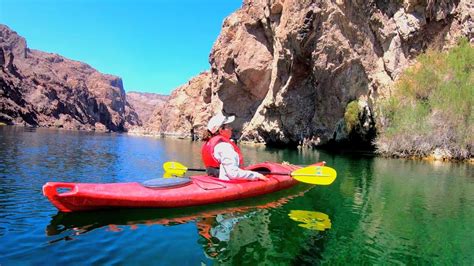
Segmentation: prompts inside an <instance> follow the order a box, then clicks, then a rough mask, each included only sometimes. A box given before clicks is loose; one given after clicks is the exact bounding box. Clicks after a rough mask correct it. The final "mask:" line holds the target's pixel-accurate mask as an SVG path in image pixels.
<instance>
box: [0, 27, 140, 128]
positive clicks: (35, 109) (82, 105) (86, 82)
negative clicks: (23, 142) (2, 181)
mask: <svg viewBox="0 0 474 266" xmlns="http://www.w3.org/2000/svg"><path fill="white" fill-rule="evenodd" d="M0 122H3V123H6V124H16V125H27V126H40V127H56V128H65V129H79V130H98V131H124V130H126V129H127V128H128V127H130V126H134V125H140V124H141V122H140V120H139V119H138V116H137V114H136V113H135V111H134V110H133V108H131V107H130V105H129V104H127V101H126V95H125V91H124V89H123V85H122V80H121V79H120V78H119V77H116V76H112V75H106V74H101V73H99V72H98V71H96V70H95V69H93V68H92V67H90V66H88V65H87V64H84V63H81V62H77V61H73V60H69V59H66V58H64V57H62V56H59V55H57V54H50V53H45V52H41V51H37V50H32V49H29V48H28V47H27V45H26V41H25V39H24V38H22V37H20V36H19V35H18V34H17V33H16V32H14V31H12V30H11V29H9V28H8V27H7V26H5V25H1V24H0Z"/></svg>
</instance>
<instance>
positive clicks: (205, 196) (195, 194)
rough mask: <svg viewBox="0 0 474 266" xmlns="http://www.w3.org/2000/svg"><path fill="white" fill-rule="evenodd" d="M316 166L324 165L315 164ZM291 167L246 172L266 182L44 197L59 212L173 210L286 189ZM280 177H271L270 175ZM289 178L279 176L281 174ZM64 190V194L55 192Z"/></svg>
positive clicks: (62, 186) (51, 189)
mask: <svg viewBox="0 0 474 266" xmlns="http://www.w3.org/2000/svg"><path fill="white" fill-rule="evenodd" d="M316 165H324V163H318V164H316ZM298 168H299V167H297V166H294V165H283V164H278V163H270V162H265V163H260V164H255V165H252V166H249V167H247V169H249V170H255V171H265V172H266V171H268V172H270V174H268V175H266V176H267V177H268V178H269V180H267V181H245V180H231V181H225V180H220V179H218V178H214V177H210V176H203V175H198V176H192V177H190V178H189V182H186V183H183V184H180V185H179V186H174V187H167V188H150V187H146V186H144V185H143V184H140V183H137V182H132V183H109V184H95V183H63V182H48V183H46V184H45V185H44V186H43V194H44V195H45V196H46V197H47V198H48V199H49V200H50V201H51V203H53V205H54V206H56V208H58V209H59V210H60V211H62V212H74V211H87V210H96V209H107V208H176V207H188V206H197V205H206V204H212V203H218V202H224V201H232V200H238V199H243V198H249V197H255V196H259V195H263V194H268V193H272V192H275V191H278V190H282V189H286V188H289V187H291V186H293V185H295V184H296V183H298V181H296V180H295V179H293V178H292V177H291V176H290V175H289V174H290V173H291V172H292V171H294V170H296V169H298ZM272 172H273V173H279V175H272V174H271V173H272ZM286 172H287V173H288V175H281V173H286ZM58 189H59V190H61V191H64V190H67V191H65V192H58Z"/></svg>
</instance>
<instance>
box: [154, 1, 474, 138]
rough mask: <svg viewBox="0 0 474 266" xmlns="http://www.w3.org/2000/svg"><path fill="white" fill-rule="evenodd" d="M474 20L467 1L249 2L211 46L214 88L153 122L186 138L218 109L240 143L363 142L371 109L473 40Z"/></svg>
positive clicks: (192, 93)
mask: <svg viewBox="0 0 474 266" xmlns="http://www.w3.org/2000/svg"><path fill="white" fill-rule="evenodd" d="M473 14H474V4H473V3H472V1H469V0H429V1H421V0H404V1H376V0H371V1H370V0H369V1H349V0H346V1H344V0H334V1H317V0H313V1H308V0H245V1H244V2H243V5H242V8H241V9H239V10H238V11H236V12H235V13H233V14H232V15H230V16H229V17H227V18H226V19H225V21H224V23H223V26H222V31H221V33H220V35H219V37H218V39H217V41H216V42H215V44H214V46H213V48H212V51H211V54H210V58H209V60H210V63H211V70H210V74H209V77H207V78H206V79H209V80H210V82H209V83H208V82H202V79H201V78H199V77H198V78H196V79H193V80H191V81H190V82H189V84H187V85H185V86H183V87H181V88H179V89H177V90H176V91H175V92H174V93H173V94H172V95H171V97H170V100H169V104H168V105H166V106H165V108H164V109H163V110H161V111H159V112H157V113H156V114H155V116H154V118H153V119H152V120H151V121H150V124H158V125H159V126H158V127H155V129H156V130H163V131H166V132H174V133H177V134H187V133H189V132H191V129H193V130H196V129H202V125H204V124H205V122H204V121H205V120H206V119H207V118H208V117H210V116H211V115H212V114H213V113H215V112H217V111H219V110H221V109H222V110H223V111H224V112H225V113H229V114H235V115H236V116H237V119H236V122H235V123H234V126H235V127H236V128H237V129H238V130H239V131H240V132H241V135H240V139H241V140H248V141H253V142H264V143H267V144H274V145H299V144H304V145H309V146H313V145H320V144H326V143H335V142H341V141H347V140H349V141H351V140H352V141H358V142H362V143H366V144H369V143H370V141H371V139H372V137H373V136H374V134H375V131H376V127H377V124H378V123H379V122H377V121H376V118H375V114H374V108H373V107H374V104H376V102H377V101H378V100H379V99H381V98H384V97H386V96H388V95H390V93H391V88H392V85H393V83H394V81H395V80H396V79H397V77H398V75H399V74H400V72H401V71H402V70H403V69H404V68H405V67H407V66H408V65H409V64H410V63H411V62H412V61H413V59H414V58H415V57H416V56H417V55H419V54H420V53H423V52H424V51H426V50H427V49H429V48H433V49H443V48H446V47H449V46H451V45H453V44H454V43H455V42H456V40H457V39H458V38H459V37H460V36H466V37H467V38H468V39H469V40H471V42H473V41H474V33H473V32H474V29H473V28H474V23H473ZM173 102H174V104H173ZM176 102H180V103H186V104H176ZM178 106H179V107H178ZM348 106H352V109H353V107H355V109H356V114H355V115H356V120H357V121H356V123H355V125H353V126H351V127H350V129H348V126H347V121H346V120H347V117H348V113H349V116H350V112H351V110H349V108H348ZM203 112H204V113H203ZM344 117H346V119H345V118H344Z"/></svg>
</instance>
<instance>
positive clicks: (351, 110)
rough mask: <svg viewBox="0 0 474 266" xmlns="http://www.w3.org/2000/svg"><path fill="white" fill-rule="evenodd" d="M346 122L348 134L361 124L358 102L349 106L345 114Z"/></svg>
mask: <svg viewBox="0 0 474 266" xmlns="http://www.w3.org/2000/svg"><path fill="white" fill-rule="evenodd" d="M344 121H345V122H346V129H347V132H348V133H350V132H351V131H352V130H353V129H354V127H355V126H356V125H357V124H358V123H359V103H358V101H357V100H355V101H352V102H350V103H348V104H347V107H346V112H345V113H344Z"/></svg>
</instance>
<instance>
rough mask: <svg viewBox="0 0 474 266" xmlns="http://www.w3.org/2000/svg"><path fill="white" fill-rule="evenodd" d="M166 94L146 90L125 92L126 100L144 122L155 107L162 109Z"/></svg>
mask: <svg viewBox="0 0 474 266" xmlns="http://www.w3.org/2000/svg"><path fill="white" fill-rule="evenodd" d="M168 98H169V96H168V95H161V94H156V93H146V92H127V102H128V103H129V104H130V106H132V108H133V109H134V110H135V112H136V113H137V115H138V118H139V119H140V121H142V122H143V124H146V123H147V122H148V120H149V119H150V117H151V115H152V114H153V112H154V111H155V109H162V108H163V106H164V105H165V103H166V101H167V100H168Z"/></svg>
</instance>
